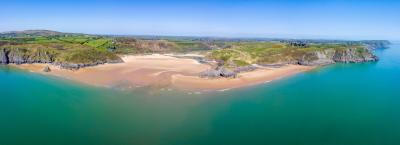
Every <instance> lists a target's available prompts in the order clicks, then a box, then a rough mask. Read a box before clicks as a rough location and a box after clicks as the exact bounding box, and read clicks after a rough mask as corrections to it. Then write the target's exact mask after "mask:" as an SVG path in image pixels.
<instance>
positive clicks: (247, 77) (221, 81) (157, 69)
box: [10, 54, 315, 91]
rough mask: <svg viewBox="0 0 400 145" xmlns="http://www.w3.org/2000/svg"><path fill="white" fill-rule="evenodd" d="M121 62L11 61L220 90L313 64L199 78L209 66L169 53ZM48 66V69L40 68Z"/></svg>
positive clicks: (116, 83) (78, 74)
mask: <svg viewBox="0 0 400 145" xmlns="http://www.w3.org/2000/svg"><path fill="white" fill-rule="evenodd" d="M122 59H123V60H124V63H116V64H104V65H98V66H93V67H87V68H81V69H79V70H66V69H61V68H60V67H58V66H54V65H51V64H20V65H15V64H11V65H10V66H14V67H17V68H20V69H24V70H28V71H30V72H34V73H40V74H44V75H52V76H56V77H60V78H64V79H68V80H72V81H76V82H80V83H84V84H88V85H93V86H101V87H110V88H127V89H134V88H138V87H154V88H166V87H171V88H174V89H179V90H190V91H221V90H230V89H235V88H241V87H248V86H254V85H258V84H263V83H265V82H270V81H274V80H278V79H281V78H284V77H288V76H291V75H295V74H297V73H301V72H305V71H308V70H311V69H313V68H315V67H310V66H301V65H286V66H283V67H279V68H272V67H262V68H259V69H257V70H254V71H250V72H244V73H240V74H239V75H238V77H237V78H216V79H208V78H200V77H199V76H198V74H199V73H200V72H203V71H205V70H207V69H210V68H211V65H208V64H202V63H199V62H198V61H196V60H194V59H190V58H178V57H174V56H172V55H161V54H152V55H126V56H122ZM46 66H49V68H50V69H51V71H50V72H43V68H45V67H46Z"/></svg>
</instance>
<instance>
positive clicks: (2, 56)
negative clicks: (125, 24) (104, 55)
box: [0, 48, 123, 70]
mask: <svg viewBox="0 0 400 145" xmlns="http://www.w3.org/2000/svg"><path fill="white" fill-rule="evenodd" d="M122 62H123V60H122V59H120V58H119V59H116V60H110V59H105V60H98V61H96V62H90V63H68V62H57V61H55V56H54V55H52V54H48V53H45V52H40V51H38V52H34V53H29V54H27V53H26V52H23V50H22V49H21V50H18V49H16V50H14V51H10V50H8V49H5V48H0V64H10V63H12V64H25V63H28V64H29V63H48V64H53V65H57V66H60V67H61V68H64V69H71V70H76V69H79V68H83V67H90V66H96V65H100V64H105V63H122Z"/></svg>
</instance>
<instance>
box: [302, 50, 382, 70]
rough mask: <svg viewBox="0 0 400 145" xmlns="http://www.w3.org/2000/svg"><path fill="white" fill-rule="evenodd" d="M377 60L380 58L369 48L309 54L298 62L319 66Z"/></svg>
mask: <svg viewBox="0 0 400 145" xmlns="http://www.w3.org/2000/svg"><path fill="white" fill-rule="evenodd" d="M377 60H378V57H377V56H375V55H374V54H372V52H371V50H369V49H367V48H346V49H339V50H334V49H327V50H324V51H316V52H311V53H307V54H305V55H303V56H302V58H300V59H299V60H298V62H297V64H300V65H308V66H317V65H328V64H333V63H337V62H341V63H358V62H368V61H377Z"/></svg>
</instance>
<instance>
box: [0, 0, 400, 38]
mask: <svg viewBox="0 0 400 145" xmlns="http://www.w3.org/2000/svg"><path fill="white" fill-rule="evenodd" d="M399 11H400V2H399V1H395V0H375V1H374V0H319V1H318V0H197V1H196V0H141V1H139V0H138V1H134V0H131V1H128V0H125V1H124V0H120V1H118V0H87V1H82V0H51V1H50V0H42V1H38V0H36V1H34V0H25V1H23V0H12V1H7V2H4V1H3V2H1V9H0V31H11V30H26V29H50V30H57V31H63V32H81V33H92V34H133V35H179V36H220V37H290V38H328V39H391V40H394V39H396V40H400V12H399Z"/></svg>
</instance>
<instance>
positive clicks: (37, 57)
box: [0, 48, 54, 64]
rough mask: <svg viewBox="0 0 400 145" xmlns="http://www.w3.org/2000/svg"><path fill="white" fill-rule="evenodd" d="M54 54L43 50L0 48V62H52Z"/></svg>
mask: <svg viewBox="0 0 400 145" xmlns="http://www.w3.org/2000/svg"><path fill="white" fill-rule="evenodd" d="M53 61H54V54H50V53H47V52H45V51H32V50H29V49H22V48H21V49H18V48H17V49H6V48H0V63H1V64H8V63H15V64H23V63H52V62H53Z"/></svg>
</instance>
